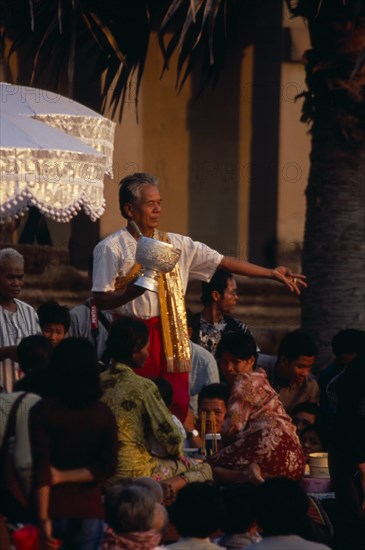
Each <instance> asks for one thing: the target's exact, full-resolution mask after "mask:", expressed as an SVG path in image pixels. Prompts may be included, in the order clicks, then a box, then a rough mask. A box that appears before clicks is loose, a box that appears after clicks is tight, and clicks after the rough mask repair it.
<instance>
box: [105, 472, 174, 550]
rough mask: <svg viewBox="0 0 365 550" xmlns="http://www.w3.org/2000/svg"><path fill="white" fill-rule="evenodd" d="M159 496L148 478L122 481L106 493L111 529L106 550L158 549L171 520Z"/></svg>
mask: <svg viewBox="0 0 365 550" xmlns="http://www.w3.org/2000/svg"><path fill="white" fill-rule="evenodd" d="M155 483H156V485H158V484H157V482H155ZM156 493H157V492H156V490H155V489H153V488H152V487H151V486H150V485H149V484H148V483H147V482H146V479H141V480H139V479H136V480H131V479H125V480H121V481H119V482H118V483H116V484H115V485H113V486H112V487H110V488H109V489H108V490H107V491H106V494H105V516H106V522H107V528H106V531H105V535H104V542H103V550H112V549H115V550H117V549H126V550H154V549H155V548H156V547H157V545H158V544H159V542H160V541H161V538H162V537H163V535H164V533H165V531H166V527H167V523H168V517H167V512H166V510H165V508H164V507H163V506H162V504H161V502H160V501H159V498H158V497H157V496H156Z"/></svg>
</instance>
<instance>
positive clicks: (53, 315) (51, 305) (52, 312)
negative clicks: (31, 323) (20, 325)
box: [37, 300, 71, 333]
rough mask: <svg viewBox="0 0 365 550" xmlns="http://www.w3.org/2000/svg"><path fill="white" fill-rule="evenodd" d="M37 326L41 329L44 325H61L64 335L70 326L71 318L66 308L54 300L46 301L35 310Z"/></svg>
mask: <svg viewBox="0 0 365 550" xmlns="http://www.w3.org/2000/svg"><path fill="white" fill-rule="evenodd" d="M37 314H38V319H39V325H40V327H41V328H42V329H43V328H44V327H45V326H46V325H49V324H52V323H55V324H59V325H63V327H64V329H65V333H66V332H68V330H69V328H70V324H71V316H70V311H69V309H68V307H66V306H61V305H60V304H59V303H58V302H56V300H48V302H44V303H43V304H41V305H40V306H39V308H38V309H37Z"/></svg>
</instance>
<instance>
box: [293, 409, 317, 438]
mask: <svg viewBox="0 0 365 550" xmlns="http://www.w3.org/2000/svg"><path fill="white" fill-rule="evenodd" d="M315 421H316V415H315V414H311V413H308V412H305V411H300V412H297V413H296V414H295V415H294V416H293V424H294V425H295V426H296V428H297V433H298V434H301V433H302V431H303V430H304V429H305V428H307V427H308V426H310V425H311V424H314V423H315Z"/></svg>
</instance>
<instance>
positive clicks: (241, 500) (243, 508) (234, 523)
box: [220, 483, 256, 535]
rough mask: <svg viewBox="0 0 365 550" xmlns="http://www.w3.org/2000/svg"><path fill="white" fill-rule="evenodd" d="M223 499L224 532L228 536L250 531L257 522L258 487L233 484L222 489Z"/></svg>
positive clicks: (247, 484)
mask: <svg viewBox="0 0 365 550" xmlns="http://www.w3.org/2000/svg"><path fill="white" fill-rule="evenodd" d="M222 497H223V514H222V518H221V521H220V528H221V529H222V531H223V532H224V533H225V534H227V535H235V534H238V533H245V532H246V531H248V530H249V528H250V527H251V526H252V524H253V523H255V521H256V508H255V497H256V486H255V485H252V484H251V483H232V484H229V485H226V486H224V487H223V488H222Z"/></svg>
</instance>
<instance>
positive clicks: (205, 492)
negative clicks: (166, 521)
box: [168, 481, 223, 539]
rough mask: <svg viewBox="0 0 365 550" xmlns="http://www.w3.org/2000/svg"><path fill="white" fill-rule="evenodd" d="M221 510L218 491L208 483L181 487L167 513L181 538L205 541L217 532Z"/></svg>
mask: <svg viewBox="0 0 365 550" xmlns="http://www.w3.org/2000/svg"><path fill="white" fill-rule="evenodd" d="M222 510H223V502H222V496H221V493H220V489H219V487H218V486H217V485H215V484H214V483H212V482H209V481H208V482H204V483H199V482H193V483H189V484H188V485H186V486H185V487H183V488H182V489H181V490H180V491H179V492H178V494H177V497H176V500H175V502H173V504H172V505H171V506H170V508H169V509H168V512H169V517H170V521H171V522H172V523H173V524H174V525H175V527H176V529H177V531H178V532H179V534H180V535H181V536H182V537H195V538H200V539H205V538H206V537H209V536H210V535H212V534H213V533H214V532H215V531H217V529H218V526H219V521H220V518H221V516H222Z"/></svg>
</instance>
